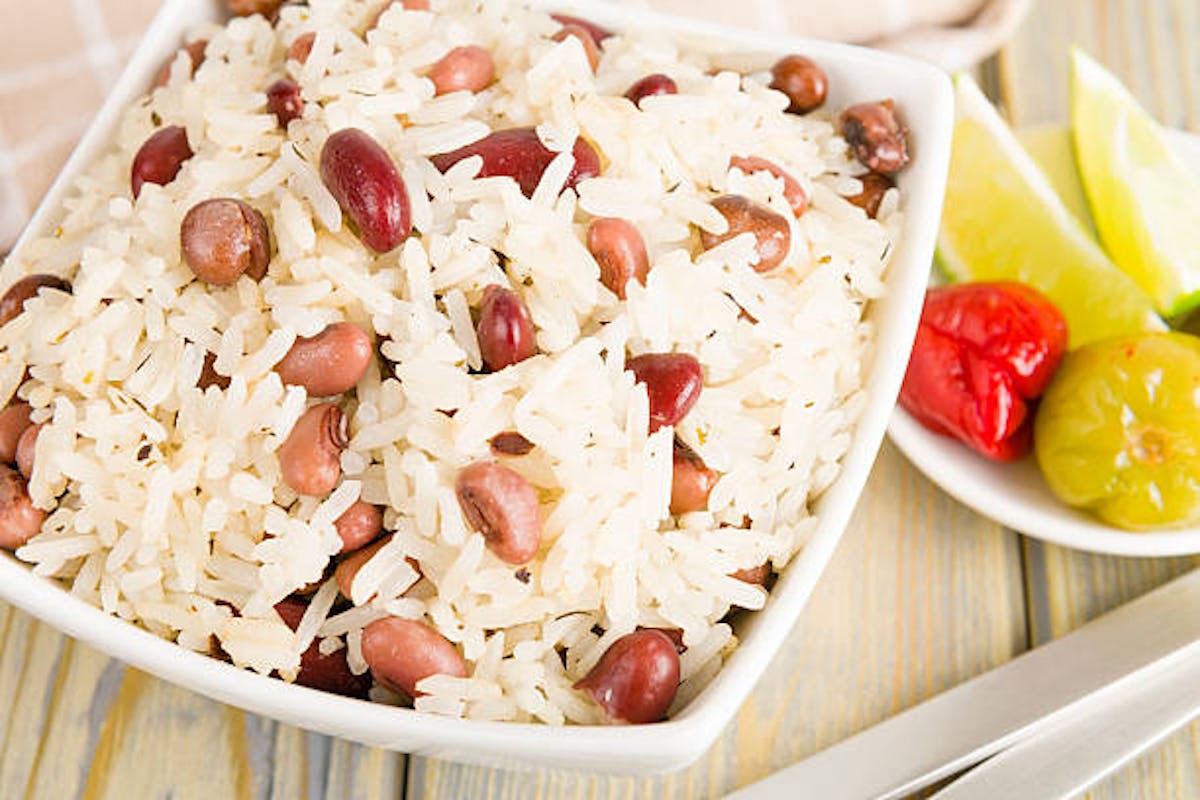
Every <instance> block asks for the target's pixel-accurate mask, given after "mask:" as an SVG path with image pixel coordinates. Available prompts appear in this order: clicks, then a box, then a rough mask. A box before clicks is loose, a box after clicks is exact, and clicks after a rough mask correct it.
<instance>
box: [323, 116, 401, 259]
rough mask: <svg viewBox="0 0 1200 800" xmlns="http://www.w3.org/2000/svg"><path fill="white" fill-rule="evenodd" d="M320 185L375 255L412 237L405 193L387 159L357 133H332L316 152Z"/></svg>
mask: <svg viewBox="0 0 1200 800" xmlns="http://www.w3.org/2000/svg"><path fill="white" fill-rule="evenodd" d="M321 180H322V181H324V182H325V186H326V187H327V188H328V189H329V191H330V192H331V193H332V194H333V196H334V198H336V199H337V201H338V205H339V206H341V208H342V211H344V212H346V215H347V216H348V217H350V219H351V220H352V221H353V222H354V224H355V226H357V227H358V235H359V238H361V239H362V242H363V244H365V245H366V246H367V247H369V248H371V249H372V250H374V251H375V252H376V253H386V252H388V251H390V250H394V249H396V248H397V247H399V246H400V245H401V244H402V243H403V242H404V240H405V239H407V238H408V235H409V234H410V233H411V232H412V211H411V209H410V207H409V204H408V191H407V190H406V189H405V188H404V180H403V179H402V178H401V177H400V171H399V170H398V169H396V164H395V162H394V161H392V157H391V156H390V155H388V153H387V151H386V150H384V149H383V148H382V147H381V146H380V145H379V143H378V142H376V141H375V140H374V139H372V138H371V137H370V136H368V135H367V134H366V133H364V132H362V131H360V130H358V129H357V128H346V129H344V130H340V131H338V132H337V133H334V134H333V135H331V136H330V137H329V139H328V140H327V141H326V142H325V147H324V148H323V149H322V150H321Z"/></svg>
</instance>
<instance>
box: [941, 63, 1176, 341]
mask: <svg viewBox="0 0 1200 800" xmlns="http://www.w3.org/2000/svg"><path fill="white" fill-rule="evenodd" d="M955 86H956V96H957V121H956V123H955V128H954V147H953V152H952V154H951V159H950V181H949V183H948V185H947V187H946V210H945V211H944V212H943V214H942V229H941V233H940V234H939V235H938V261H939V262H940V264H941V266H942V268H943V269H944V270H945V271H946V273H947V274H948V275H949V276H950V277H951V278H952V279H954V280H964V281H965V280H971V281H976V280H1015V281H1021V282H1023V283H1027V284H1030V285H1031V286H1034V287H1036V288H1038V289H1040V290H1041V291H1042V292H1044V293H1045V294H1046V295H1047V296H1049V297H1050V299H1051V300H1053V301H1054V302H1055V303H1056V304H1057V305H1058V307H1059V308H1060V309H1061V310H1062V312H1063V315H1064V316H1066V318H1067V325H1068V327H1069V330H1070V336H1071V346H1072V347H1077V346H1079V345H1081V344H1084V343H1086V342H1091V341H1096V340H1098V339H1106V338H1109V337H1112V336H1120V335H1123V334H1129V333H1137V332H1140V331H1147V330H1162V329H1163V323H1162V320H1160V319H1159V318H1158V317H1157V316H1156V315H1155V314H1154V309H1153V306H1152V304H1151V302H1150V299H1149V298H1148V297H1147V296H1146V295H1145V293H1143V292H1142V291H1141V290H1140V289H1139V288H1138V286H1137V284H1136V283H1134V281H1133V280H1132V279H1131V278H1130V277H1129V276H1128V275H1126V274H1125V273H1123V272H1121V271H1120V270H1119V269H1117V268H1116V267H1115V266H1113V263H1112V262H1111V261H1109V260H1108V257H1107V256H1106V255H1105V254H1104V251H1102V250H1101V249H1100V247H1099V246H1098V245H1097V244H1096V243H1095V242H1094V241H1093V240H1092V239H1091V237H1089V236H1088V234H1087V231H1086V229H1085V228H1084V227H1083V225H1082V223H1080V222H1079V220H1077V219H1075V218H1074V217H1073V216H1072V215H1071V212H1070V211H1068V210H1067V207H1066V206H1065V205H1063V202H1062V201H1061V200H1059V199H1058V196H1057V195H1056V194H1055V193H1054V188H1053V187H1052V186H1051V185H1050V182H1049V180H1047V179H1046V176H1045V175H1043V174H1042V172H1041V171H1040V170H1039V169H1038V168H1037V165H1036V164H1035V163H1034V162H1033V159H1031V158H1030V157H1029V155H1028V154H1027V153H1026V152H1025V151H1024V150H1023V149H1022V148H1021V145H1020V143H1019V142H1018V141H1017V139H1016V137H1015V136H1014V135H1013V133H1012V131H1011V130H1009V128H1008V126H1007V125H1006V124H1005V123H1004V121H1003V120H1002V119H1001V118H1000V115H999V114H998V113H997V112H996V109H995V108H993V107H992V104H991V103H989V102H988V99H987V98H986V97H984V96H983V92H981V91H980V90H979V87H978V86H976V85H975V82H974V81H972V80H971V79H970V77H968V76H966V75H959V76H958V77H957V78H956V79H955Z"/></svg>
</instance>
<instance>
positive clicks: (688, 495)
mask: <svg viewBox="0 0 1200 800" xmlns="http://www.w3.org/2000/svg"><path fill="white" fill-rule="evenodd" d="M671 465H672V472H671V513H672V514H690V513H692V512H693V511H703V510H705V509H706V508H708V496H709V495H710V494H712V490H713V487H714V486H716V485H717V480H718V479H719V478H720V477H721V476H720V474H719V473H717V471H716V470H711V469H709V468H708V466H707V465H706V464H705V463H704V459H702V458H701V457H700V455H699V453H697V452H696V451H695V450H693V449H692V448H690V447H688V446H687V445H686V444H684V443H683V442H681V441H679V440H678V439H676V440H675V452H674V453H673V455H672V459H671Z"/></svg>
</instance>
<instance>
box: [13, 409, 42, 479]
mask: <svg viewBox="0 0 1200 800" xmlns="http://www.w3.org/2000/svg"><path fill="white" fill-rule="evenodd" d="M43 427H45V423H44V422H39V423H38V424H37V425H30V426H29V427H28V428H26V429H25V432H24V433H22V434H21V438H20V439H19V440H18V441H17V459H16V460H17V469H18V470H20V472H21V474H22V475H24V476H25V480H29V479H30V478H32V477H33V456H34V453H35V451H36V449H37V440H38V434H39V433H41V432H42V428H43Z"/></svg>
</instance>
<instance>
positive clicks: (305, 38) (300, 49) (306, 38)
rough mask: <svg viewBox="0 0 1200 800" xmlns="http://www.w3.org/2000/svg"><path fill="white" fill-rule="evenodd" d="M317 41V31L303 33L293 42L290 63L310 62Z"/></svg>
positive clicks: (288, 53) (289, 53)
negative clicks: (309, 58)
mask: <svg viewBox="0 0 1200 800" xmlns="http://www.w3.org/2000/svg"><path fill="white" fill-rule="evenodd" d="M316 41H317V34H316V32H315V31H309V32H308V33H302V34H300V35H299V36H297V37H296V38H295V39H293V40H292V44H291V46H290V47H288V52H287V57H288V61H297V62H299V63H301V64H303V63H304V62H306V61H308V57H309V56H310V55H311V54H312V49H313V44H314V43H315V42H316Z"/></svg>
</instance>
